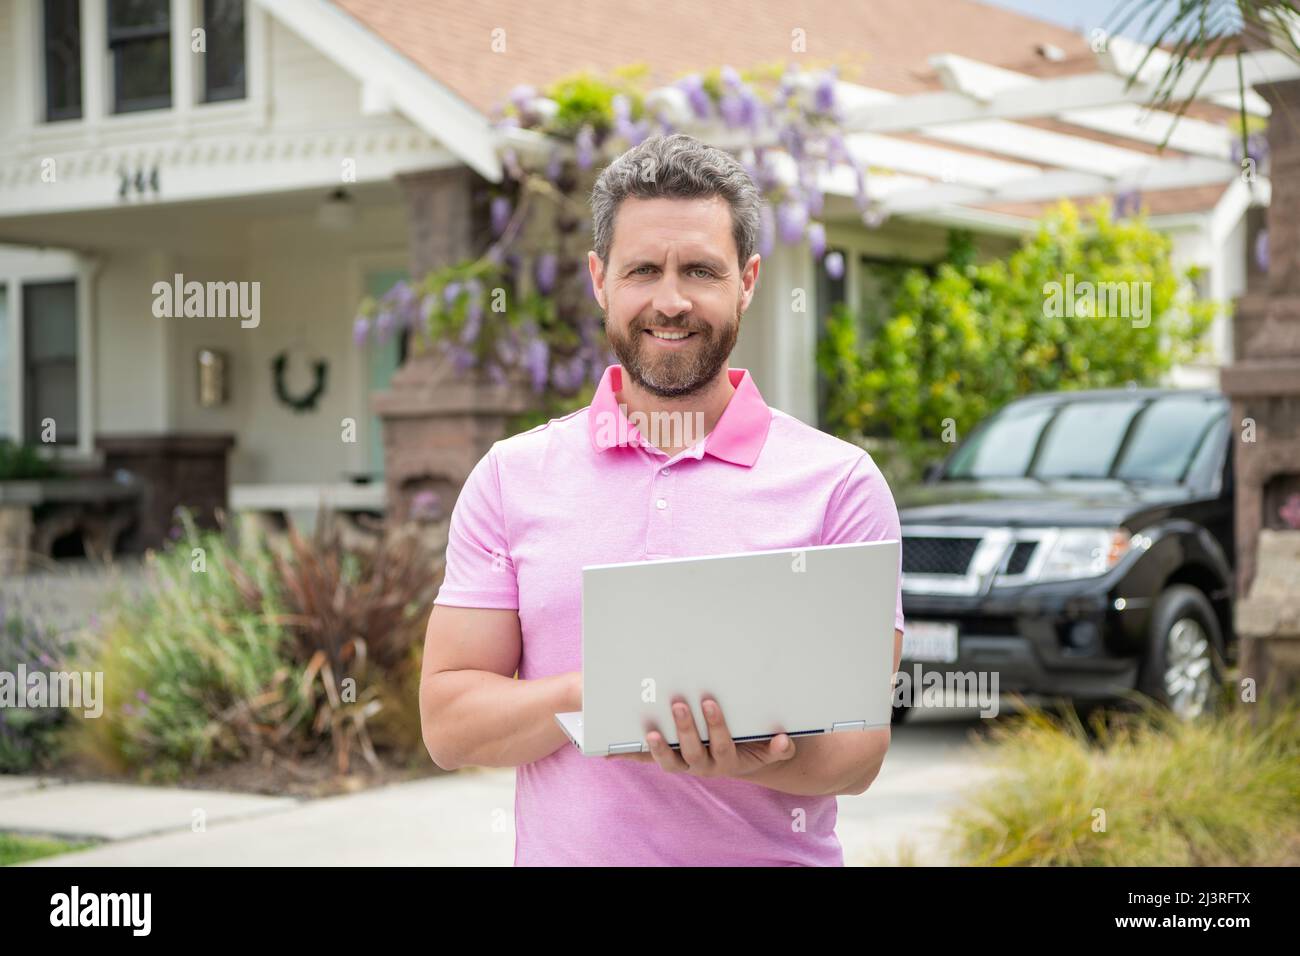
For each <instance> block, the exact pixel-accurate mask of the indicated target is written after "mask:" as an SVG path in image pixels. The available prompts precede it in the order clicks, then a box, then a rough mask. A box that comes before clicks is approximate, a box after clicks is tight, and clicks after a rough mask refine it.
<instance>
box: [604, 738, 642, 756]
mask: <svg viewBox="0 0 1300 956" xmlns="http://www.w3.org/2000/svg"><path fill="white" fill-rule="evenodd" d="M609 752H610V753H612V754H639V753H640V752H641V741H639V740H634V741H632V742H631V743H630V744H610V745H609Z"/></svg>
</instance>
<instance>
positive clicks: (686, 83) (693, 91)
mask: <svg viewBox="0 0 1300 956" xmlns="http://www.w3.org/2000/svg"><path fill="white" fill-rule="evenodd" d="M677 86H678V88H679V89H681V90H682V91H683V92H685V93H686V101H687V102H688V103H690V105H691V110H692V112H694V113H695V117H696V119H708V118H709V117H710V116H711V115H712V114H713V101H712V100H711V99H709V94H708V92H707V91H706V90H705V89H704V81H703V80H702V79H701V78H700V76H699V74H698V73H692V74H691V75H690V76H687V77H684V78H683V79H681V80H678V82H677Z"/></svg>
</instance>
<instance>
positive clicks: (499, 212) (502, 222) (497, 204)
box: [492, 196, 514, 237]
mask: <svg viewBox="0 0 1300 956" xmlns="http://www.w3.org/2000/svg"><path fill="white" fill-rule="evenodd" d="M513 210H514V207H513V205H512V204H511V202H510V200H509V198H508V197H506V196H496V197H494V198H493V200H492V235H493V237H496V236H499V235H501V233H503V232H505V231H506V226H508V225H509V224H510V213H511V212H513Z"/></svg>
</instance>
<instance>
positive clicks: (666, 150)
mask: <svg viewBox="0 0 1300 956" xmlns="http://www.w3.org/2000/svg"><path fill="white" fill-rule="evenodd" d="M711 196H721V197H722V198H723V199H725V200H726V201H727V203H728V205H730V206H731V233H732V236H733V238H734V239H735V240H736V254H737V259H738V262H739V265H740V267H741V268H742V269H743V268H744V267H745V263H746V262H748V261H749V257H750V256H752V255H753V254H754V247H755V246H756V245H757V244H758V230H759V213H760V211H761V209H762V207H763V196H762V194H761V193H760V192H759V191H758V187H757V186H756V185H755V184H754V180H753V179H752V178H751V177H750V175H749V173H748V172H747V171H746V170H745V167H744V166H742V165H741V164H740V163H739V162H738V161H737V160H736V158H735V157H734V156H732V155H731V154H730V153H728V152H726V151H725V150H722V149H718V148H717V147H716V146H709V145H706V144H705V143H702V142H700V141H699V140H698V139H696V138H695V137H693V136H688V135H686V134H685V133H672V134H671V135H667V136H651V137H650V138H649V139H646V140H644V141H642V142H641V143H640V144H639V145H637V146H633V147H632V148H631V149H629V150H628V151H627V152H625V153H623V155H621V156H619V157H618V158H617V159H615V160H614V161H613V162H612V163H610V164H609V165H608V166H606V167H605V169H604V170H603V171H602V172H601V174H600V176H599V178H598V179H597V180H596V185H595V187H594V188H593V189H592V191H591V231H592V239H593V240H594V242H595V246H596V255H598V256H599V257H600V261H601V262H602V263H604V264H605V265H606V266H608V265H609V249H610V246H611V245H612V244H613V242H614V216H615V214H616V213H617V212H618V207H619V204H620V203H621V202H622V201H623V200H624V199H627V198H629V197H632V198H636V199H696V198H700V199H704V198H708V197H711Z"/></svg>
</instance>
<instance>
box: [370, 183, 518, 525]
mask: <svg viewBox="0 0 1300 956" xmlns="http://www.w3.org/2000/svg"><path fill="white" fill-rule="evenodd" d="M398 182H399V184H400V185H401V187H402V191H403V193H404V194H405V196H406V204H407V213H408V219H409V225H410V230H409V241H410V247H411V249H410V251H411V276H412V278H413V279H417V280H418V279H419V278H420V277H422V276H424V275H425V274H427V273H428V272H429V271H430V270H432V269H435V268H438V267H441V266H445V265H449V264H451V263H453V262H458V261H461V260H463V259H467V258H469V257H470V256H472V255H478V254H481V253H482V252H483V251H484V250H485V249H486V248H487V244H488V215H487V202H486V196H485V191H484V189H483V188H482V187H483V185H484V181H483V180H482V179H480V178H479V177H478V176H477V175H475V174H474V173H473V172H472V171H470V170H468V169H463V168H459V169H451V170H436V171H431V172H424V173H415V174H412V175H408V176H399V177H398ZM532 401H533V400H532V398H531V395H530V394H529V392H528V389H527V387H526V384H525V383H524V381H523V377H522V375H520V376H515V377H513V378H511V380H510V381H509V382H508V383H507V384H505V385H495V384H493V383H491V382H490V381H488V380H486V379H485V378H484V377H483V376H481V375H477V374H470V373H460V372H457V371H456V370H455V368H454V367H452V365H451V364H450V362H448V361H446V360H444V359H443V357H442V355H441V353H440V352H438V351H437V349H436V347H435V349H434V350H433V351H431V352H427V353H416V354H412V355H411V357H410V358H408V359H407V361H406V362H405V363H404V364H403V365H402V367H401V368H400V369H398V371H397V372H396V373H395V374H394V375H393V380H392V384H391V386H390V387H389V389H388V391H386V392H380V393H377V394H376V395H374V396H373V397H372V399H371V404H372V407H373V408H374V410H375V412H376V414H378V415H379V416H380V418H381V419H382V421H383V428H384V471H385V483H386V485H387V492H388V518H389V520H391V521H405V520H407V518H408V517H410V515H411V502H412V499H413V498H414V497H415V496H416V495H417V494H419V493H420V492H422V491H433V492H435V493H436V494H437V495H438V497H439V499H440V501H441V504H442V508H443V512H444V517H445V516H446V515H447V514H449V513H450V511H451V508H452V505H453V504H454V503H455V500H456V496H457V495H458V494H459V493H460V488H461V486H462V485H463V484H464V483H465V479H466V478H467V477H468V476H469V472H470V470H471V469H472V468H473V467H474V465H475V463H476V462H477V461H478V460H479V459H480V458H481V457H483V455H484V454H486V453H487V450H488V449H489V448H490V447H491V446H492V443H493V442H494V441H496V440H497V439H499V438H503V437H504V436H505V433H506V423H507V421H508V420H509V418H511V417H512V416H514V415H517V414H519V413H520V412H523V411H525V410H527V409H529V408H530V407H532Z"/></svg>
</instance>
